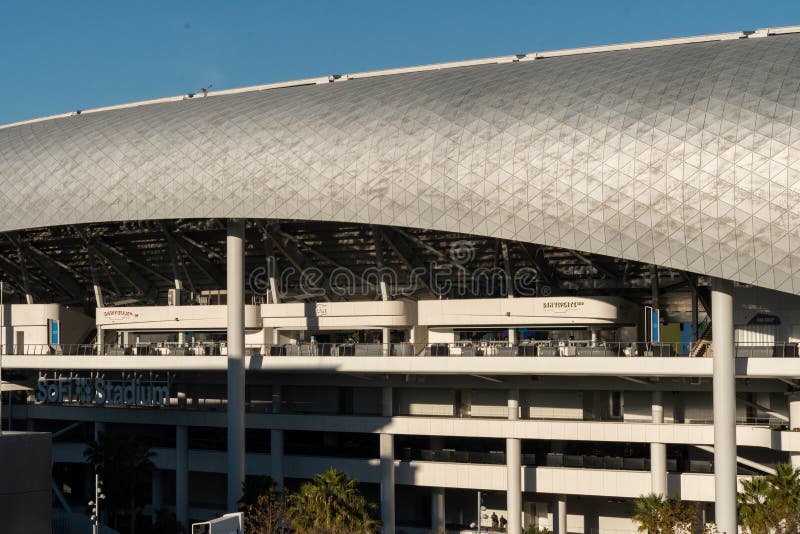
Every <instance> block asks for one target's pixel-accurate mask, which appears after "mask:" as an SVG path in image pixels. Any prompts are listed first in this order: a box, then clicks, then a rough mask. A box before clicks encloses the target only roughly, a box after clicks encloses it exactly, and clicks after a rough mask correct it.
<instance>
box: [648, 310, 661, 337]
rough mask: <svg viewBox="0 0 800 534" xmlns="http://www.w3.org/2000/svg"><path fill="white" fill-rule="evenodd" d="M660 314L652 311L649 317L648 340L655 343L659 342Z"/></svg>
mask: <svg viewBox="0 0 800 534" xmlns="http://www.w3.org/2000/svg"><path fill="white" fill-rule="evenodd" d="M660 315H661V314H660V313H659V310H653V312H652V316H651V317H650V325H651V331H650V340H651V341H653V342H654V343H655V342H658V341H661V326H660V324H661V321H660Z"/></svg>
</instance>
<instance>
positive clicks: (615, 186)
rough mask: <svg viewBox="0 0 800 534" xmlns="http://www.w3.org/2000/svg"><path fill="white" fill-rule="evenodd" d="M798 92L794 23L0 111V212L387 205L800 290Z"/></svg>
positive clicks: (10, 224) (99, 217)
mask: <svg viewBox="0 0 800 534" xmlns="http://www.w3.org/2000/svg"><path fill="white" fill-rule="evenodd" d="M527 59H530V58H527ZM798 94H800V35H798V34H787V35H775V36H770V37H766V38H761V39H754V38H747V39H735V40H716V41H708V42H697V43H693V44H673V45H670V46H659V47H649V48H636V47H632V49H630V50H628V49H623V50H614V51H599V52H595V53H590V54H568V55H558V54H554V55H553V57H545V58H544V59H536V60H535V61H531V60H523V61H517V62H492V63H480V62H478V64H467V65H465V66H461V67H451V68H444V69H435V70H427V69H419V70H409V71H402V72H399V73H395V74H391V75H384V76H364V77H358V76H355V77H352V79H348V77H344V78H342V79H341V80H340V81H336V82H335V83H324V84H313V85H293V86H292V85H289V86H285V87H278V88H269V89H263V88H262V89H258V88H256V89H254V90H250V91H248V90H245V91H232V92H230V94H219V95H215V96H213V97H207V98H199V97H195V98H192V99H185V100H177V99H167V100H165V101H161V102H153V103H147V104H143V105H132V106H121V107H119V108H116V109H108V110H104V111H97V112H93V113H83V114H80V115H76V116H70V117H60V118H53V119H48V120H43V121H36V122H29V123H24V124H20V125H15V126H11V127H6V128H2V129H0V191H2V195H3V199H2V207H0V215H2V216H1V217H0V231H8V230H15V229H24V228H31V227H41V226H52V225H63V224H77V223H84V222H99V221H115V220H127V219H166V218H183V217H186V218H198V217H248V218H281V219H300V220H324V221H346V222H357V223H371V224H385V225H397V226H410V227H420V228H430V229H437V230H445V231H454V232H461V233H466V234H477V235H485V236H492V237H498V238H504V239H513V240H519V241H526V242H532V243H539V244H543V245H549V246H556V247H562V248H569V249H576V250H579V251H586V252H593V253H599V254H605V255H608V256H616V257H621V258H625V259H630V260H636V261H641V262H647V263H654V264H658V265H662V266H665V267H672V268H677V269H684V270H688V271H693V272H697V273H700V274H706V275H711V276H718V277H722V278H727V279H732V280H738V281H741V282H745V283H750V284H755V285H759V286H763V287H768V288H774V289H779V290H783V291H788V292H793V293H798V292H800V269H799V268H798V267H800V102H798V100H797V96H798ZM795 271H798V272H797V273H796V274H795Z"/></svg>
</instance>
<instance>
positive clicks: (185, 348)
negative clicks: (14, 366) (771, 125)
mask: <svg viewBox="0 0 800 534" xmlns="http://www.w3.org/2000/svg"><path fill="white" fill-rule="evenodd" d="M9 348H10V350H9V352H8V353H7V354H16V355H27V356H38V355H73V356H75V355H97V354H100V355H106V356H225V355H227V354H228V347H227V344H226V343H225V342H202V343H184V344H178V343H169V342H161V343H140V344H135V345H117V344H105V345H103V346H102V347H101V346H98V345H93V344H73V345H65V344H62V345H46V344H25V345H14V346H13V347H9ZM692 348H693V344H692V343H683V342H670V343H649V342H608V341H604V342H598V343H594V344H593V343H591V342H590V341H573V340H569V341H523V342H520V343H515V344H509V343H507V342H503V341H460V342H456V343H410V342H401V343H355V342H344V343H287V344H280V345H271V344H256V345H246V346H245V355H246V356H266V357H270V356H274V357H281V356H311V357H315V356H365V357H374V356H437V357H456V356H459V357H689V355H690V354H692V353H693V352H692ZM735 350H736V356H737V357H740V358H796V357H798V343H783V342H781V343H762V344H759V343H736V344H735Z"/></svg>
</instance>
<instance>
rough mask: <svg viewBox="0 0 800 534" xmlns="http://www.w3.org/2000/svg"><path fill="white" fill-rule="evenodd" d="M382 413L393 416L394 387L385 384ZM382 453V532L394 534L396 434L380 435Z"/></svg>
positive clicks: (385, 415)
mask: <svg viewBox="0 0 800 534" xmlns="http://www.w3.org/2000/svg"><path fill="white" fill-rule="evenodd" d="M381 404H382V405H381V414H382V415H383V416H384V417H391V416H392V405H393V400H392V387H391V386H383V394H382V403H381ZM380 455H381V525H382V526H381V532H383V534H394V436H393V435H392V434H381V435H380Z"/></svg>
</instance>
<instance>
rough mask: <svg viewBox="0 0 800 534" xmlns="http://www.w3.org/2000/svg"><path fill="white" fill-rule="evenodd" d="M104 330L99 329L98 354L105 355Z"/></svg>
mask: <svg viewBox="0 0 800 534" xmlns="http://www.w3.org/2000/svg"><path fill="white" fill-rule="evenodd" d="M103 334H104V332H103V328H102V327H100V326H98V327H97V354H99V355H100V356H102V355H103V344H104V343H105V336H104V335H103Z"/></svg>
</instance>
